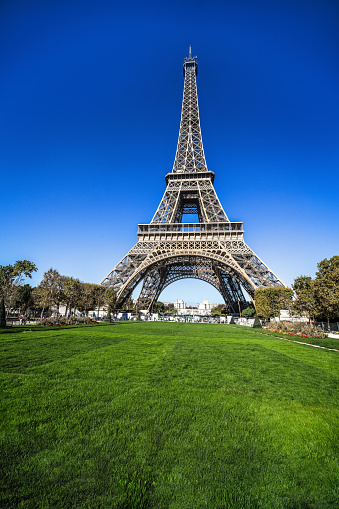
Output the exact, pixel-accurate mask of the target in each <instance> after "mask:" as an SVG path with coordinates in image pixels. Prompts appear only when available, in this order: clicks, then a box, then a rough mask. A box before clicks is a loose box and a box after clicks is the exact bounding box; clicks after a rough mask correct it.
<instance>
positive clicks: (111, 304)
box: [104, 287, 117, 319]
mask: <svg viewBox="0 0 339 509" xmlns="http://www.w3.org/2000/svg"><path fill="white" fill-rule="evenodd" d="M104 302H105V304H106V306H107V318H108V319H110V318H111V314H112V313H115V310H116V302H117V292H116V290H114V288H113V287H110V288H107V289H106V291H105V293H104Z"/></svg>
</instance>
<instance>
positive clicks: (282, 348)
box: [0, 323, 339, 508]
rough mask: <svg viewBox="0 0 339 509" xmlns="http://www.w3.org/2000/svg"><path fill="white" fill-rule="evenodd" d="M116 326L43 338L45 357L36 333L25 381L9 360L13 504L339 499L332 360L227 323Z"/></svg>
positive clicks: (265, 503)
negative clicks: (46, 360) (50, 358)
mask: <svg viewBox="0 0 339 509" xmlns="http://www.w3.org/2000/svg"><path fill="white" fill-rule="evenodd" d="M119 325H120V324H114V325H112V326H104V327H98V328H97V331H98V334H97V335H96V334H95V332H94V331H95V329H94V331H93V328H92V329H91V330H92V332H91V333H90V332H89V330H88V329H80V328H79V329H72V331H67V330H63V331H58V336H57V335H55V334H54V331H49V332H50V333H51V335H50V341H51V343H52V342H54V343H53V345H52V344H51V348H53V349H54V350H53V353H55V354H57V349H56V346H57V345H59V348H60V353H59V355H60V357H58V355H56V359H55V360H54V361H52V362H49V363H44V362H41V359H44V358H45V357H46V353H44V354H43V355H39V351H40V349H41V345H39V334H44V335H45V336H46V333H45V332H44V331H42V332H41V333H39V332H32V334H34V335H35V336H34V337H36V342H31V339H30V340H29V342H30V343H29V344H30V348H31V349H32V350H33V351H34V350H36V351H35V353H34V352H32V359H31V361H30V362H31V364H30V365H29V366H27V363H25V357H26V354H27V350H26V351H25V350H24V349H23V350H24V354H23V355H22V357H21V361H22V364H23V366H24V367H23V368H22V372H23V373H24V375H22V374H20V373H19V374H16V373H12V374H10V373H8V369H9V368H10V358H9V359H7V361H5V362H4V364H3V366H4V368H3V369H5V371H6V373H4V374H3V375H2V382H3V385H2V387H3V389H2V393H3V396H4V398H2V402H3V408H2V411H3V415H4V417H5V418H4V420H3V432H2V435H1V436H2V451H3V455H2V461H3V464H4V471H5V473H6V476H5V481H6V483H5V490H4V495H3V502H4V503H5V504H6V506H7V507H51V506H56V507H112V508H113V507H116V508H119V507H120V508H122V507H173V508H186V507H187V508H196V507H209V508H210V507H216V508H217V507H220V508H221V507H237V508H238V507H239V508H242V507H245V508H246V507H267V508H271V507H277V508H278V507H279V508H280V507H288V508H291V507H314V508H316V507H335V504H338V479H339V469H338V460H337V459H338V452H339V451H338V441H337V438H338V431H337V430H338V410H337V409H338V392H337V390H336V388H337V386H338V357H336V358H335V357H334V355H335V354H334V355H333V353H332V352H324V351H319V350H315V351H312V352H311V349H309V348H308V347H303V346H302V345H295V344H290V343H286V342H284V341H279V340H271V339H267V338H264V339H257V338H258V337H259V336H258V335H256V334H255V333H253V331H248V330H242V331H241V330H239V329H230V328H228V327H223V326H211V325H202V324H197V325H190V324H166V323H165V324H161V323H160V324H159V323H155V324H152V323H147V324H133V323H132V324H122V326H121V327H120V326H119ZM167 325H169V327H167ZM71 332H72V333H71ZM93 332H94V333H93ZM66 338H67V341H65V339H66ZM260 338H262V336H261V337H260ZM47 339H48V338H47ZM47 339H46V338H44V341H46V340H47ZM7 340H8V336H7ZM7 340H6V343H7ZM73 340H74V341H75V342H79V344H78V347H79V345H80V343H81V342H83V344H84V345H85V344H87V345H91V347H88V349H87V351H84V353H81V352H80V351H78V352H77V353H76V354H75V352H74V346H72V345H70V344H68V343H72V341H73ZM16 344H17V345H18V347H19V345H21V344H22V343H20V342H16ZM1 347H2V343H0V348H1ZM78 347H77V348H78ZM44 348H46V345H44ZM84 350H85V348H84ZM7 352H8V350H7ZM20 352H21V349H20V348H19V351H18V352H17V353H16V356H15V362H16V363H17V364H19V366H17V367H16V368H18V367H19V368H20ZM67 352H68V353H67ZM10 356H13V351H12V352H11V353H10ZM10 356H9V357H10ZM34 356H35V357H34ZM34 358H35V359H36V365H33V362H34ZM328 359H331V360H330V361H328ZM328 368H330V369H328ZM4 412H6V414H5V413H4Z"/></svg>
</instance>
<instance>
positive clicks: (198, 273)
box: [101, 50, 283, 313]
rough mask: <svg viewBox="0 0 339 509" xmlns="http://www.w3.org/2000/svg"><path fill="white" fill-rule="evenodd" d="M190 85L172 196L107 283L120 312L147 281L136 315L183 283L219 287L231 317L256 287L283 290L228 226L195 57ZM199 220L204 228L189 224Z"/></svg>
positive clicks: (236, 227)
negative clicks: (210, 163) (210, 164)
mask: <svg viewBox="0 0 339 509" xmlns="http://www.w3.org/2000/svg"><path fill="white" fill-rule="evenodd" d="M183 73H184V78H185V84H184V94H183V102H182V113H181V123H180V130H179V139H178V146H177V151H176V156H175V161H174V165H173V169H172V172H171V173H168V174H167V175H166V177H165V179H166V185H167V186H166V190H165V193H164V196H163V197H162V200H161V202H160V204H159V207H158V209H157V211H156V213H155V214H154V217H153V219H152V221H151V223H150V224H140V225H139V228H138V234H137V236H138V240H137V243H136V244H135V246H134V247H133V248H132V249H131V250H130V251H129V252H128V253H127V255H126V256H124V258H123V259H122V260H121V261H120V262H119V263H118V264H117V265H116V266H115V267H114V269H113V270H112V271H111V272H110V273H109V274H108V275H107V276H106V277H105V279H104V280H103V281H102V282H101V284H102V285H103V286H105V287H113V288H114V289H115V290H116V292H117V307H118V308H119V307H121V306H122V305H123V304H124V302H125V301H126V299H128V298H129V297H130V296H131V294H132V292H133V290H134V289H135V287H136V286H137V285H138V284H139V283H140V282H141V281H143V285H142V289H141V292H140V295H139V298H138V308H139V309H145V310H149V311H151V310H152V308H153V307H154V304H155V303H156V301H157V300H158V298H159V296H160V294H161V292H162V291H163V290H164V289H165V288H166V287H167V286H168V285H170V284H171V283H173V282H174V281H177V280H179V279H183V278H196V279H201V280H203V281H206V282H207V283H209V284H211V285H212V286H214V287H215V288H216V289H217V290H218V291H219V292H220V294H221V295H222V297H223V299H224V301H225V304H226V306H227V308H228V310H229V312H233V313H234V312H238V310H239V305H240V307H241V308H243V307H245V306H246V299H245V296H244V293H243V289H244V290H245V291H246V292H247V293H248V295H249V296H250V297H251V299H252V300H253V298H254V291H255V289H256V288H257V287H258V286H272V285H273V286H275V285H283V283H282V282H281V281H280V279H278V277H277V276H276V275H275V274H274V273H273V272H272V271H271V270H270V269H269V268H268V267H267V266H266V265H265V264H264V262H263V261H262V260H261V259H260V258H259V257H258V256H257V255H256V254H255V253H254V252H253V251H252V250H251V249H250V248H249V247H248V246H247V245H246V244H245V242H244V239H243V235H244V231H243V226H242V223H241V222H230V221H229V219H228V217H227V215H226V213H225V211H224V209H223V207H222V205H221V203H220V201H219V199H218V197H217V194H216V192H215V189H214V173H213V172H212V171H209V170H208V169H207V165H206V160H205V154H204V149H203V144H202V138H201V129H200V118H199V106H198V94H197V85H196V76H197V74H198V62H197V58H196V57H192V55H191V50H190V54H189V57H188V58H185V60H184V64H183ZM185 214H196V215H197V216H198V220H199V222H198V223H183V222H182V219H183V216H184V215H185Z"/></svg>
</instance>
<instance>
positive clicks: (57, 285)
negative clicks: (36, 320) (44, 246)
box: [34, 267, 67, 316]
mask: <svg viewBox="0 0 339 509" xmlns="http://www.w3.org/2000/svg"><path fill="white" fill-rule="evenodd" d="M66 279H67V278H66V277H65V276H61V275H60V274H59V272H58V271H57V270H55V269H53V268H52V267H51V268H50V269H49V270H47V271H46V272H45V273H44V275H43V278H42V280H41V282H40V284H39V285H38V286H37V288H36V290H35V292H34V297H35V300H36V302H37V304H38V305H39V307H40V308H41V316H42V315H43V312H44V310H45V309H46V308H47V309H48V308H49V307H51V306H53V305H54V306H56V307H57V309H58V314H59V307H60V304H62V302H63V301H64V299H65V295H64V284H65V281H66Z"/></svg>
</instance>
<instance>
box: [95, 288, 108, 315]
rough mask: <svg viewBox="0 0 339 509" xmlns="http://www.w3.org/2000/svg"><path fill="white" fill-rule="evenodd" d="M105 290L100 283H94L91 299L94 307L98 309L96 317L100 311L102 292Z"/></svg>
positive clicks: (102, 299) (102, 300)
mask: <svg viewBox="0 0 339 509" xmlns="http://www.w3.org/2000/svg"><path fill="white" fill-rule="evenodd" d="M105 292H106V288H105V287H104V286H101V285H94V288H93V299H94V308H95V309H97V310H98V317H99V311H100V305H101V304H102V302H104V294H105Z"/></svg>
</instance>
